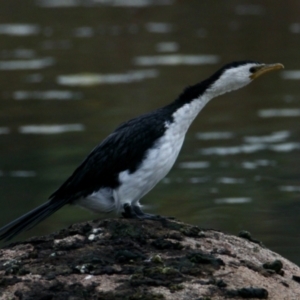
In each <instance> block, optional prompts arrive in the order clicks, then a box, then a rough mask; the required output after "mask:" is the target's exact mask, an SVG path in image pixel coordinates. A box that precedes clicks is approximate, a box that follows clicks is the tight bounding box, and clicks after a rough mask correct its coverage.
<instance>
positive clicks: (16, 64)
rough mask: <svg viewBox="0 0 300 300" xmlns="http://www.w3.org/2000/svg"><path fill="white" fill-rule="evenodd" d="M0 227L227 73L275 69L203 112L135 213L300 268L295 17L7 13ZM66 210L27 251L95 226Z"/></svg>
mask: <svg viewBox="0 0 300 300" xmlns="http://www.w3.org/2000/svg"><path fill="white" fill-rule="evenodd" d="M0 8H1V12H2V14H3V18H2V19H1V23H0V39H1V49H0V86H1V92H0V98H1V99H0V100H1V101H0V143H1V147H0V191H1V199H2V200H1V203H0V220H1V225H2V224H5V223H6V222H9V221H11V220H12V219H14V218H16V217H18V216H19V215H21V214H23V213H25V212H27V211H28V210H29V209H32V208H34V207H35V206H37V205H39V204H41V203H42V202H43V201H45V200H46V199H47V197H48V196H49V195H50V194H51V193H52V192H53V191H54V190H55V189H56V188H58V186H59V185H60V184H62V182H63V181H64V180H65V179H66V178H67V177H68V176H69V175H70V174H71V172H72V171H73V170H74V169H75V168H76V166H77V165H78V164H79V163H80V162H81V161H82V160H83V159H84V157H85V156H86V155H87V154H88V153H89V152H90V151H91V149H92V148H93V147H94V146H95V145H96V144H97V143H98V142H100V141H101V140H102V139H103V138H105V137H106V136H107V135H108V134H109V133H110V132H111V131H112V130H113V129H114V128H115V127H116V126H117V125H118V124H120V123H121V122H123V121H125V120H127V119H130V118H132V117H134V116H137V115H139V114H141V113H144V112H147V111H150V110H153V109H155V108H157V107H160V106H163V105H164V104H167V103H169V102H170V101H172V100H173V99H175V97H176V96H177V95H178V94H179V93H180V92H181V91H182V89H183V88H184V87H185V86H187V85H191V84H194V83H196V82H199V81H201V80H203V79H205V78H206V77H208V76H209V75H210V74H212V73H213V72H214V71H216V70H217V69H218V68H219V67H220V66H221V65H222V64H224V63H227V62H230V61H233V60H241V59H254V60H259V61H263V62H267V63H268V62H270V63H271V62H281V63H283V64H284V65H285V67H286V68H285V70H283V71H281V72H277V73H272V74H268V75H267V76H265V77H263V78H259V79H258V80H257V81H256V82H254V83H253V84H251V85H250V86H248V87H247V88H244V89H242V90H239V91H237V92H234V93H230V94H227V95H224V96H222V97H220V98H219V99H215V100H213V101H212V102H210V103H209V104H208V105H207V107H206V108H205V109H204V110H203V111H202V112H201V114H200V116H199V117H198V118H197V119H196V120H195V122H194V123H193V125H192V127H191V128H190V130H189V132H188V135H187V137H186V141H185V144H184V147H183V149H182V152H181V154H180V157H179V159H178V161H177V163H176V165H175V166H174V168H173V169H172V171H171V172H170V173H169V174H168V176H167V177H166V178H165V179H164V180H162V182H161V183H160V184H159V185H158V186H157V187H156V188H155V189H154V190H153V191H152V192H151V193H149V194H148V195H147V196H146V197H144V199H143V201H142V202H143V203H144V204H145V207H146V209H147V210H149V211H150V212H154V213H159V214H162V215H171V216H175V217H176V218H178V219H181V220H183V221H186V222H190V223H193V224H196V225H199V226H201V227H209V228H216V229H221V230H222V231H225V232H228V233H232V234H237V233H238V232H239V231H240V230H243V229H246V230H249V231H250V232H251V233H252V234H253V236H254V237H255V238H257V239H260V240H262V241H263V242H264V243H265V244H266V245H267V246H268V247H269V248H271V249H273V250H274V251H277V252H279V253H281V254H282V255H284V256H286V257H287V258H289V259H291V260H292V261H294V262H296V263H300V259H299V256H298V253H299V251H300V239H299V232H298V228H299V225H300V224H299V222H300V221H299V213H300V202H299V200H300V197H299V196H300V184H299V177H300V171H299V163H300V161H299V160H300V159H299V153H300V152H299V151H300V139H299V136H300V134H299V133H300V132H299V131H300V130H299V117H300V113H299V111H300V96H299V79H300V76H299V69H300V65H299V63H298V61H299V60H298V55H299V50H298V49H299V48H300V35H299V34H300V29H299V28H300V23H299V22H298V20H299V17H298V16H299V10H300V7H299V4H297V2H295V1H288V2H285V3H284V4H283V3H281V2H276V3H275V2H274V1H271V0H267V1H264V2H263V3H262V4H259V5H257V4H253V3H252V1H250V0H247V1H244V2H243V4H241V3H240V1H238V0H235V1H222V2H218V4H215V3H213V4H212V3H210V2H205V1H204V2H203V1H196V0H195V1H186V2H185V1H171V0H164V1H156V0H134V1H133V0H132V1H121V0H106V1H97V0H89V1H81V0H63V1H62V0H59V1H53V0H52V1H50V0H36V1H28V0H24V1H21V2H20V1H1V3H0ZM96 217H98V216H95V215H93V214H90V213H88V212H85V211H84V210H81V209H79V208H74V207H66V208H63V209H62V210H61V211H59V212H57V213H56V214H55V215H54V216H52V217H51V218H49V219H48V220H46V221H44V222H43V223H41V224H40V225H39V226H37V227H36V228H34V229H33V230H31V231H30V232H28V233H26V234H24V235H23V236H22V237H21V236H20V239H21V238H25V237H28V236H31V235H36V234H39V235H41V234H46V233H49V232H51V231H53V230H57V229H59V228H62V227H66V226H68V225H69V224H72V223H74V222H78V221H82V220H88V219H92V218H96Z"/></svg>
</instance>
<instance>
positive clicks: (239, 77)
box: [209, 63, 260, 95]
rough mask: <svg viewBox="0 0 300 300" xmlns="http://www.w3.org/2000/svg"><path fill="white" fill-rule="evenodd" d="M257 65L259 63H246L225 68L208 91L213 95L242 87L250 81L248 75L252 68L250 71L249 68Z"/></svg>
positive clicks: (250, 73)
mask: <svg viewBox="0 0 300 300" xmlns="http://www.w3.org/2000/svg"><path fill="white" fill-rule="evenodd" d="M257 66H260V64H257V63H247V64H244V65H240V66H238V67H232V68H229V69H225V71H224V72H223V73H222V75H221V76H220V77H219V79H217V80H216V81H215V83H213V84H212V86H211V87H210V88H209V90H210V92H212V93H214V94H215V95H222V94H224V93H227V92H230V91H233V90H237V89H239V88H242V87H244V86H245V85H247V84H249V83H250V82H251V81H252V79H251V78H250V76H251V75H252V74H253V69H252V72H251V68H253V67H254V68H255V67H257Z"/></svg>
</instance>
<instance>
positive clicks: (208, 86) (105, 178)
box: [0, 61, 283, 240]
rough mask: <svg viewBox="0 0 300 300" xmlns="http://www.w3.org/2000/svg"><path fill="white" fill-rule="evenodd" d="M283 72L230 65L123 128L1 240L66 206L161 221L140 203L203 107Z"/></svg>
mask: <svg viewBox="0 0 300 300" xmlns="http://www.w3.org/2000/svg"><path fill="white" fill-rule="evenodd" d="M282 68H283V65H282V64H278V63H277V64H262V63H258V62H255V61H239V62H233V63H230V64H227V65H225V66H224V67H222V68H221V69H220V70H218V71H217V72H216V73H214V74H213V75H212V76H211V77H209V78H208V79H206V80H204V81H202V82H200V83H197V84H195V85H193V86H190V87H188V88H186V89H185V90H184V91H183V93H182V94H181V95H180V96H179V97H178V98H177V99H176V100H175V101H174V102H172V103H170V104H168V105H166V106H164V107H162V108H159V109H157V110H155V111H153V112H150V113H147V114H144V115H141V116H139V117H137V118H134V119H132V120H129V121H128V122H125V123H123V124H121V125H120V126H119V127H117V129H116V130H115V131H114V132H113V133H111V134H110V135H109V136H108V137H107V138H106V139H104V140H103V141H102V143H100V144H99V145H98V146H97V147H96V148H95V149H94V150H93V151H92V152H91V153H90V154H89V155H88V156H87V158H86V159H85V160H84V161H83V162H82V164H81V165H80V166H79V167H78V168H77V169H76V170H75V171H74V173H73V174H72V175H71V176H70V177H69V178H68V179H67V180H66V181H65V182H64V183H63V184H62V185H61V186H60V188H58V190H56V191H55V192H54V193H53V194H52V195H51V196H50V197H49V200H48V201H47V202H46V203H44V204H42V205H40V206H38V207H37V208H35V209H33V210H32V211H30V212H28V213H27V214H25V215H23V216H21V217H20V218H18V219H16V220H14V221H12V222H10V223H9V224H7V225H5V226H4V227H2V228H1V229H0V240H1V239H5V240H9V239H11V238H13V237H14V236H15V235H17V234H18V233H20V232H21V231H24V230H25V229H30V228H32V227H33V226H35V225H36V224H38V223H39V222H41V221H42V220H44V219H46V218H47V217H49V216H50V215H52V214H53V213H54V212H56V211H57V210H58V209H60V208H61V207H62V206H64V205H66V204H76V205H79V206H81V207H84V208H87V209H89V210H91V211H93V212H97V213H99V212H100V213H104V212H111V211H116V212H118V213H122V214H123V216H124V217H127V218H140V219H157V218H159V216H155V215H151V214H146V213H144V212H143V211H142V210H141V205H140V203H139V201H140V199H141V198H142V197H143V196H144V195H145V194H147V193H148V192H149V191H150V190H151V189H152V188H153V187H154V186H155V185H156V184H157V183H158V182H159V181H160V180H161V179H162V178H164V177H165V176H166V175H167V173H168V172H169V171H170V169H171V168H172V166H173V165H174V162H175V160H176V158H177V156H178V154H179V151H180V149H181V146H182V144H183V141H184V137H185V134H186V132H187V130H188V128H189V126H190V125H191V123H192V121H193V120H194V119H195V118H196V116H197V115H198V113H199V112H200V111H201V109H202V108H203V107H204V106H205V104H206V103H207V102H208V101H209V100H211V99H212V98H215V97H217V96H219V95H222V94H225V93H227V92H230V91H233V90H236V89H239V88H241V87H243V86H246V85H247V84H249V83H250V82H251V81H252V80H253V79H255V78H257V77H259V76H260V75H262V74H264V73H267V72H269V71H273V70H278V69H282Z"/></svg>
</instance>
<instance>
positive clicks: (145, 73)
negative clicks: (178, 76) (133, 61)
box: [57, 69, 159, 86]
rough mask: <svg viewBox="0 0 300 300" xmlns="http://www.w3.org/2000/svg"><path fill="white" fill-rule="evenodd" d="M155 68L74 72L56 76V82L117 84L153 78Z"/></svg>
mask: <svg viewBox="0 0 300 300" xmlns="http://www.w3.org/2000/svg"><path fill="white" fill-rule="evenodd" d="M158 74H159V73H158V71H157V70H155V69H149V70H138V71H129V72H127V73H123V74H122V73H120V74H74V75H60V76H58V77H57V83H58V84H61V85H68V86H92V85H97V84H117V83H131V82H138V81H142V80H144V79H146V78H155V77H157V76H158Z"/></svg>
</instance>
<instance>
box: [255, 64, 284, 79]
mask: <svg viewBox="0 0 300 300" xmlns="http://www.w3.org/2000/svg"><path fill="white" fill-rule="evenodd" d="M283 68H284V65H283V64H279V63H276V64H269V65H262V66H257V67H256V70H255V71H254V73H253V74H252V75H250V78H251V79H256V78H258V77H259V76H261V75H262V74H265V73H268V72H271V71H276V70H281V69H283Z"/></svg>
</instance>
